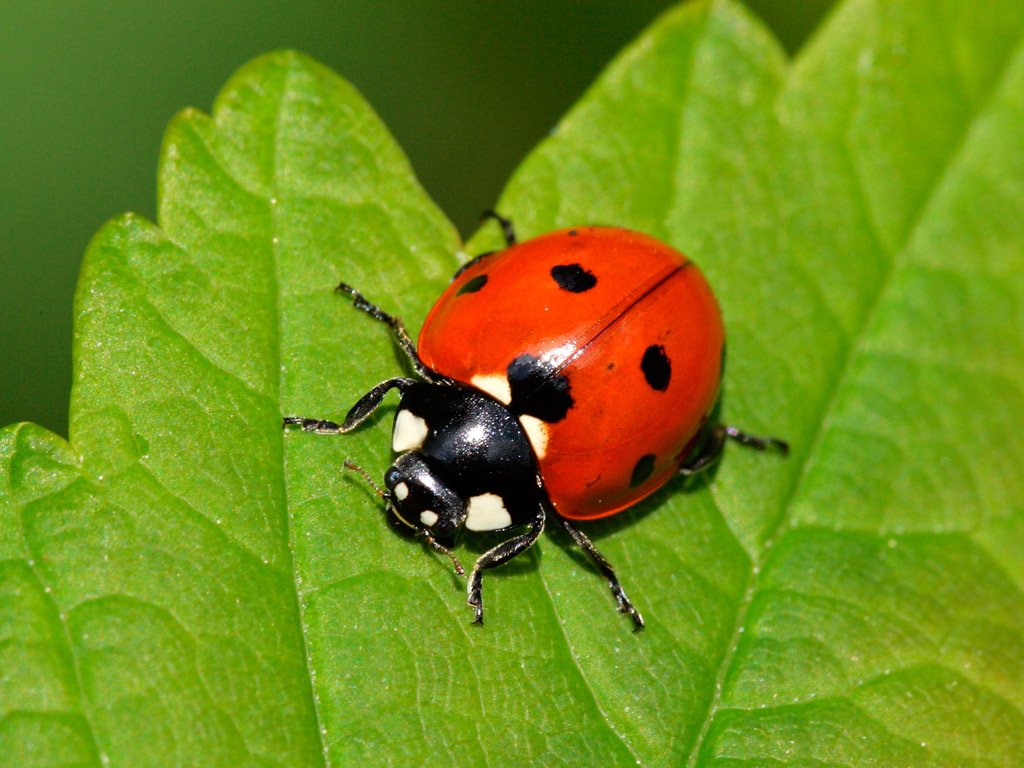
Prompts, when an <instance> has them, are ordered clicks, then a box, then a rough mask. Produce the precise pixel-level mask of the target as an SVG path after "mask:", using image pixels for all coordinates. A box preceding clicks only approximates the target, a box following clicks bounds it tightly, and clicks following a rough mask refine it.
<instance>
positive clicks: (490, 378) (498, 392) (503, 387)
mask: <svg viewBox="0 0 1024 768" xmlns="http://www.w3.org/2000/svg"><path fill="white" fill-rule="evenodd" d="M469 383H470V384H472V385H473V386H474V387H476V388H477V389H479V390H480V391H481V392H486V393H487V394H488V395H490V396H491V397H493V398H494V399H495V400H497V401H498V402H499V403H504V404H505V405H508V404H509V403H511V402H512V387H511V386H510V385H509V383H508V377H507V376H506V375H505V374H503V373H488V374H483V373H481V374H478V375H476V376H474V377H473V378H471V379H470V380H469Z"/></svg>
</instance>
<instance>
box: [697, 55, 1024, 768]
mask: <svg viewBox="0 0 1024 768" xmlns="http://www.w3.org/2000/svg"><path fill="white" fill-rule="evenodd" d="M1022 43H1024V35H1021V36H1019V37H1018V39H1017V42H1016V44H1015V45H1013V46H1011V47H1010V48H1009V49H1008V52H1007V54H1006V56H1005V58H1004V60H1003V62H1002V64H1001V66H1000V69H999V73H998V75H996V76H995V77H993V78H992V81H991V85H990V87H989V89H988V92H987V93H986V94H985V95H984V97H983V98H981V99H978V100H977V102H976V103H975V104H973V105H970V104H969V105H968V114H969V116H968V117H967V119H966V120H965V121H964V124H963V127H962V130H961V132H960V135H959V137H958V139H957V141H956V142H955V143H954V144H953V145H952V146H951V147H950V151H949V155H948V158H949V159H948V161H947V162H945V163H943V165H942V167H941V170H940V172H939V173H938V174H937V175H936V176H935V178H934V179H933V181H932V183H931V184H930V185H929V186H928V191H927V193H926V194H925V195H923V196H922V198H921V200H920V202H919V203H918V206H917V208H916V210H915V211H914V216H913V218H912V220H911V222H910V224H909V226H908V227H907V228H906V231H905V233H904V235H903V237H902V242H901V243H900V245H899V246H898V247H894V248H893V249H892V251H891V252H890V253H888V254H887V255H889V259H888V261H887V263H886V266H885V270H884V272H883V273H882V274H881V275H880V277H879V279H878V282H877V290H876V291H875V292H874V294H873V295H872V296H870V297H869V300H868V301H866V302H865V303H864V310H863V312H862V314H861V317H860V318H858V322H857V324H856V330H855V331H854V332H853V333H852V334H850V335H849V337H848V339H849V341H848V343H847V345H846V349H845V351H844V356H843V361H842V364H841V366H839V368H838V371H837V375H836V376H835V377H834V378H833V379H832V381H833V386H832V388H831V390H830V391H829V392H828V395H827V397H825V398H824V400H823V401H822V403H823V404H822V408H821V411H820V413H819V414H818V416H817V418H816V419H815V421H814V432H813V435H812V437H811V440H810V443H809V447H808V449H807V451H806V453H804V455H803V457H802V460H801V463H800V467H799V470H798V471H797V472H795V473H794V474H793V475H792V480H791V482H790V483H789V487H788V488H787V489H786V490H785V491H784V492H783V494H782V501H781V503H780V505H779V514H778V517H777V518H776V520H775V521H774V522H773V524H772V525H771V527H770V528H768V530H767V535H765V537H764V539H763V544H762V545H761V547H760V549H759V550H758V551H755V552H752V553H751V554H752V557H751V568H750V571H749V573H748V574H747V577H746V584H745V587H744V593H743V599H742V600H741V601H740V604H739V607H738V608H737V612H736V623H735V625H734V627H733V632H732V634H731V636H730V639H729V642H728V646H727V648H726V652H725V654H724V655H723V657H722V662H721V663H720V665H719V669H718V674H717V675H716V678H715V690H714V691H713V693H712V699H711V703H710V704H709V705H708V711H707V715H706V717H705V719H704V722H703V724H702V726H701V729H700V731H699V733H698V735H697V737H696V739H695V740H694V744H693V747H692V748H691V750H690V753H689V755H688V758H687V762H686V764H687V766H689V768H696V766H697V765H698V760H699V759H700V755H701V752H702V751H703V748H704V744H705V742H706V740H707V736H708V734H709V732H710V730H711V726H712V724H713V722H714V719H715V717H716V715H717V714H718V712H719V706H720V703H721V698H722V691H723V689H724V684H725V680H726V678H727V677H728V676H729V673H730V672H731V671H732V664H733V659H734V658H735V655H736V651H737V650H738V648H739V642H740V638H741V637H742V636H743V634H744V633H745V631H746V628H747V627H746V624H747V617H748V615H749V612H750V607H751V605H752V603H753V600H754V598H755V597H756V595H757V593H758V591H759V585H760V581H761V574H762V573H763V572H764V567H765V564H766V561H765V555H766V553H768V552H771V551H772V550H773V549H774V548H775V545H776V544H777V543H778V541H779V540H780V539H781V538H782V537H783V536H784V535H786V533H788V532H789V531H790V530H794V527H793V525H792V520H791V519H790V517H789V514H788V513H789V510H790V508H791V505H792V503H793V500H794V499H795V498H796V497H797V496H798V495H799V491H800V489H801V486H802V485H803V483H804V481H805V480H806V477H807V472H808V469H809V467H810V465H811V458H812V457H813V456H814V455H815V454H816V452H817V451H818V449H819V447H820V445H821V441H822V439H823V436H824V433H825V425H826V422H827V420H828V416H829V414H830V413H831V411H832V407H833V405H834V404H835V402H836V400H837V399H838V397H839V394H840V393H841V392H842V391H843V390H844V389H845V387H846V384H847V382H848V380H849V379H850V376H851V369H852V363H853V361H854V359H856V357H857V355H858V353H859V352H860V351H861V349H862V347H863V342H864V339H865V332H866V331H867V329H869V328H870V327H871V326H872V322H873V319H874V317H875V315H876V313H877V312H878V308H879V306H880V305H881V303H882V299H883V297H884V296H885V295H886V293H887V292H888V289H889V286H890V284H891V282H892V279H893V275H894V274H895V272H896V267H897V264H898V263H899V257H900V256H901V255H902V254H904V253H905V252H906V249H907V246H908V244H909V243H911V242H913V239H914V236H915V234H916V232H917V231H918V229H919V228H920V226H921V225H922V223H923V221H924V220H925V215H926V213H927V211H928V210H929V208H930V207H931V203H932V201H933V200H934V199H935V196H936V194H937V193H938V192H939V191H940V190H941V189H942V188H943V186H944V185H945V182H946V179H947V178H948V177H949V175H950V173H951V171H952V170H953V169H954V168H956V167H957V166H958V165H959V160H960V157H961V155H962V153H963V152H964V150H965V148H966V147H967V145H968V143H969V139H970V136H971V134H972V132H973V130H974V128H975V126H976V125H977V124H978V122H979V120H980V118H981V116H982V115H984V114H985V113H986V112H987V111H988V110H989V108H990V106H991V104H992V100H993V99H994V97H995V95H996V94H997V93H999V91H1000V90H1001V86H1002V83H1003V81H1004V79H1005V78H1006V77H1007V75H1008V73H1009V72H1010V70H1011V69H1012V67H1011V64H1012V62H1013V60H1014V58H1015V56H1016V55H1017V54H1018V53H1019V52H1020V50H1021V46H1022ZM795 64H796V62H791V63H790V66H789V75H788V76H787V80H788V79H789V77H791V76H792V73H793V72H794V67H795ZM786 92H787V91H786V90H785V89H783V90H782V91H780V93H779V95H778V96H776V100H775V101H776V108H777V107H778V102H779V100H780V99H781V98H783V96H785V94H786ZM963 98H964V99H965V100H967V97H966V96H963ZM971 107H973V110H972V109H971ZM847 139H848V134H846V133H844V143H843V145H842V149H843V151H844V155H845V157H846V158H847V159H850V160H852V153H851V152H850V149H851V148H850V146H849V143H848V141H847ZM849 165H850V171H851V173H850V180H851V181H852V182H853V189H854V190H855V191H856V192H857V196H856V202H857V204H858V205H859V207H860V208H861V212H862V218H863V220H864V221H865V222H867V223H868V224H869V230H870V232H869V234H870V237H871V241H872V244H873V245H874V246H875V248H876V249H877V250H878V252H879V253H882V254H886V252H887V249H886V248H885V246H884V243H883V242H882V240H881V238H880V237H879V232H878V226H877V222H876V221H875V219H874V216H873V213H872V211H871V208H870V207H869V205H868V201H869V197H868V194H867V190H866V189H865V188H864V185H863V179H862V177H861V174H859V173H857V169H856V165H855V164H853V163H849Z"/></svg>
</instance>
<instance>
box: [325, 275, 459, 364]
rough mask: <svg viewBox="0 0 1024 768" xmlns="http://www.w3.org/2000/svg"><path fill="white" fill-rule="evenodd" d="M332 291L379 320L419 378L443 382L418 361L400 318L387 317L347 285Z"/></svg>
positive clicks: (414, 347) (381, 310)
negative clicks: (344, 295)
mask: <svg viewBox="0 0 1024 768" xmlns="http://www.w3.org/2000/svg"><path fill="white" fill-rule="evenodd" d="M334 290H335V291H336V292H338V293H347V294H348V295H349V296H351V297H352V305H353V306H354V307H355V308H356V309H358V310H359V311H360V312H365V313H366V314H368V315H369V316H370V317H372V318H373V319H374V320H380V321H381V322H382V323H384V324H385V325H386V326H387V327H388V328H390V329H391V335H392V336H394V337H395V341H396V342H397V343H398V346H399V347H400V348H401V349H402V352H404V353H405V356H406V357H408V358H409V361H410V362H411V363H412V367H413V369H414V370H415V371H416V373H417V374H418V375H419V376H420V378H422V379H424V380H425V381H429V382H431V383H435V384H436V383H441V382H443V381H445V378H444V377H443V376H439V375H438V374H437V373H436V372H435V371H432V370H430V368H428V367H427V365H426V363H424V362H423V361H422V360H420V356H419V354H418V353H417V352H416V345H415V344H414V343H413V341H412V338H411V337H410V336H409V332H408V331H407V330H406V329H405V323H403V322H402V318H400V317H395V316H394V315H389V314H388V313H387V312H385V311H384V310H383V309H381V308H380V307H378V306H377V305H376V304H374V303H372V302H370V301H367V299H366V297H365V296H363V294H361V293H360V292H359V291H357V290H356V289H355V288H353V287H352V286H351V285H348V284H347V283H340V284H339V285H338V287H337V288H335V289H334Z"/></svg>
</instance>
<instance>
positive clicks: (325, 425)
mask: <svg viewBox="0 0 1024 768" xmlns="http://www.w3.org/2000/svg"><path fill="white" fill-rule="evenodd" d="M415 383H416V382H415V380H413V379H403V378H397V379H388V380H387V381H382V382H381V383H380V384H378V385H377V386H376V387H374V388H373V389H371V390H370V391H369V392H367V393H366V394H365V395H363V396H362V397H361V398H359V400H358V401H357V402H356V404H355V405H353V406H352V407H351V408H350V409H349V412H348V414H347V415H346V416H345V421H344V422H342V423H341V424H335V423H334V422H333V421H327V420H326V419H308V418H306V417H304V416H285V417H284V426H286V427H287V426H289V425H291V424H294V425H296V426H299V427H302V431H303V432H316V433H317V434H318V435H340V434H343V433H345V432H351V431H352V430H353V429H355V428H356V427H358V426H359V425H360V424H362V423H363V422H364V421H366V419H367V418H368V417H369V416H370V414H371V413H373V412H374V411H375V410H377V407H378V406H379V405H380V403H381V400H383V399H384V395H386V394H387V393H388V390H390V389H395V388H397V389H398V390H399V391H400V392H404V391H405V390H406V389H407V388H408V387H410V386H411V385H413V384H415Z"/></svg>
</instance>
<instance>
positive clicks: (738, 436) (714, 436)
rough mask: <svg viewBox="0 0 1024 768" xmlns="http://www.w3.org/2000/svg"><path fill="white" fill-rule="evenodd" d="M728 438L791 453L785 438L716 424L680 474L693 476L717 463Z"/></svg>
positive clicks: (681, 469) (754, 446) (682, 467)
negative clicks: (750, 432) (752, 433)
mask: <svg viewBox="0 0 1024 768" xmlns="http://www.w3.org/2000/svg"><path fill="white" fill-rule="evenodd" d="M726 440H735V441H736V442H737V443H739V444H741V445H745V446H747V447H748V448H753V449H755V450H758V451H768V450H774V451H778V452H779V453H780V454H782V455H783V456H785V455H786V454H788V453H789V444H788V443H787V442H785V441H784V440H779V439H778V438H776V437H758V436H757V435H749V434H747V433H746V432H743V431H742V430H740V429H737V428H736V427H730V426H726V425H725V424H716V425H715V427H714V429H712V430H711V433H710V434H709V435H708V439H707V441H705V443H704V446H703V447H702V448H701V451H700V453H698V454H697V455H696V456H694V457H692V458H691V459H690V460H689V461H687V462H686V463H685V464H683V465H682V466H681V467H680V468H679V474H681V475H682V476H683V477H692V476H693V475H696V474H699V473H700V472H703V471H704V470H706V469H707V468H708V467H710V466H712V465H713V464H715V463H716V462H717V461H718V460H719V459H720V458H722V451H724V450H725V442H726Z"/></svg>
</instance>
